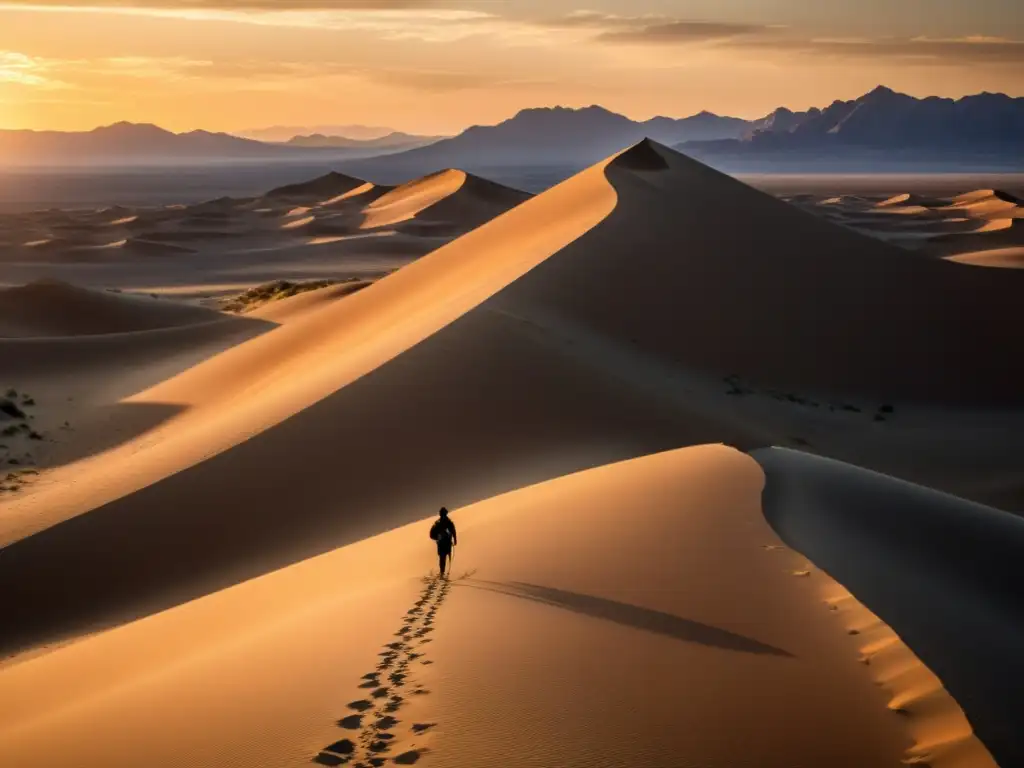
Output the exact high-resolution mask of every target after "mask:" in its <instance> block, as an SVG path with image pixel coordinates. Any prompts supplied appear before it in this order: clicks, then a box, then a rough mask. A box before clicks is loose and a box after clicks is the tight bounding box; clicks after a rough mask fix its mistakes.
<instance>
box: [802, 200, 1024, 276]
mask: <svg viewBox="0 0 1024 768" xmlns="http://www.w3.org/2000/svg"><path fill="white" fill-rule="evenodd" d="M785 199H787V200H789V201H790V202H792V203H793V204H795V205H798V206H800V207H802V208H804V209H806V210H808V211H810V212H812V213H816V214H818V215H820V216H822V217H824V218H826V219H828V220H830V221H834V222H836V223H837V224H842V225H844V226H847V227H850V228H851V229H855V230H859V231H861V232H865V233H867V234H870V235H873V236H875V237H877V238H879V239H882V240H886V241H888V242H891V243H894V244H897V245H900V246H903V247H904V248H907V249H909V250H913V251H915V252H918V253H921V254H922V255H927V256H935V257H943V258H947V259H949V260H951V261H957V262H960V263H963V264H973V265H976V266H989V267H1009V268H1016V267H1020V266H1021V265H1022V263H1024V262H1022V259H1021V253H1024V250H1022V249H1024V205H1022V204H1021V200H1020V198H1019V197H1018V196H1016V195H1014V194H1011V193H1009V192H1004V191H1001V190H998V189H977V190H974V191H971V192H965V193H964V194H961V195H954V196H952V197H949V198H940V197H925V196H922V195H915V194H910V193H905V194H901V195H895V196H892V197H889V198H886V199H872V198H870V197H859V196H852V195H846V196H841V197H823V196H816V195H800V196H788V197H786V198H785Z"/></svg>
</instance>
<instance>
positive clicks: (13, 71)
mask: <svg viewBox="0 0 1024 768" xmlns="http://www.w3.org/2000/svg"><path fill="white" fill-rule="evenodd" d="M879 84H884V85H887V86H889V87H892V88H894V89H896V90H899V91H903V92H907V93H911V94H914V95H917V96H926V95H939V96H949V97H959V96H963V95H966V94H969V93H977V92H979V91H986V90H987V91H1002V92H1005V93H1009V94H1011V95H1016V96H1024V2H1021V0H972V1H971V2H967V1H966V0H856V2H845V1H836V0H817V1H816V2H815V1H812V0H132V1H129V0H86V1H85V2H70V1H69V0H26V1H25V2H10V1H9V0H0V129H5V128H6V129H10V128H30V129H48V130H88V129H91V128H94V127H96V126H99V125H107V124H110V123H114V122H118V121H122V120H127V121H131V122H148V123H155V124H158V125H160V126H162V127H165V128H168V129H170V130H174V131H185V130H192V129H197V128H203V129H206V130H216V131H232V132H238V131H243V130H246V129H254V128H261V127H265V126H273V125H289V126H306V125H314V126H315V125H332V124H353V123H358V124H369V125H384V126H388V127H391V128H395V129H398V130H404V131H408V132H411V133H421V134H449V133H455V132H458V131H459V130H461V129H463V128H465V127H467V126H469V125H474V124H493V123H496V122H499V121H501V120H503V119H506V118H508V117H511V116H512V115H514V114H515V113H516V112H517V111H518V110H520V109H523V108H527V107H534V106H552V105H564V106H571V107H580V106H587V105H590V104H601V105H603V106H605V107H607V108H609V109H612V110H614V111H617V112H621V113H623V114H626V115H628V116H630V117H632V118H634V119H646V118H648V117H651V116H654V115H659V114H660V115H667V116H673V117H682V116H685V115H689V114H693V113H695V112H699V111H701V110H710V111H713V112H716V113H719V114H729V115H735V116H738V117H746V118H753V117H760V116H762V115H764V114H766V113H767V112H769V111H771V110H772V109H774V108H776V107H778V106H788V107H790V108H791V109H806V108H807V107H810V106H825V105H827V104H829V103H830V102H831V101H833V100H835V99H849V98H854V97H856V96H859V95H861V94H862V93H865V92H866V91H868V90H870V89H871V88H873V87H874V86H876V85H879Z"/></svg>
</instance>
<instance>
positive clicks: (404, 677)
mask: <svg viewBox="0 0 1024 768" xmlns="http://www.w3.org/2000/svg"><path fill="white" fill-rule="evenodd" d="M450 587H451V583H450V582H438V581H437V580H432V581H431V582H430V583H428V584H427V586H426V587H425V588H424V590H423V592H422V593H421V594H420V597H419V599H418V600H417V601H416V602H415V603H414V604H413V607H412V608H411V609H409V610H408V611H406V617H407V618H405V619H404V620H403V621H402V628H401V629H400V630H399V631H398V632H396V633H395V635H396V636H397V637H398V638H399V640H395V641H392V642H390V643H387V644H386V645H385V646H384V650H382V651H381V652H380V653H379V654H378V655H379V656H380V662H379V663H378V664H377V671H375V672H367V673H366V674H365V675H363V676H362V677H361V678H360V681H359V683H357V687H358V688H360V689H363V690H367V691H370V693H369V694H368V698H365V699H358V700H356V701H352V702H349V704H348V705H347V706H348V708H349V709H351V710H355V712H356V713H357V714H352V715H347V716H345V717H343V718H342V719H341V720H339V721H338V723H337V724H338V727H340V728H344V729H345V730H348V731H352V732H353V737H352V738H351V739H341V740H340V741H336V742H334V743H333V744H331V745H329V746H327V747H324V748H323V749H321V750H320V751H319V753H317V755H316V756H315V757H314V758H313V762H314V763H317V764H319V765H328V766H340V765H346V766H350V767H351V768H379V767H380V766H384V765H385V764H387V763H389V762H390V763H393V764H395V765H414V764H415V763H417V762H418V761H419V760H420V757H421V756H422V755H423V754H425V753H426V751H427V750H426V749H425V748H422V747H421V748H414V749H406V750H405V751H402V752H400V753H399V754H397V756H395V757H389V756H388V755H389V754H394V752H399V750H401V749H403V746H401V745H400V741H401V740H400V739H398V737H396V736H395V735H394V734H393V733H389V731H391V730H393V729H394V728H395V727H396V726H397V725H398V724H399V722H400V721H399V720H398V719H397V718H396V717H394V716H393V715H394V713H395V712H397V711H398V710H400V709H401V708H402V707H404V706H405V705H406V703H407V702H406V699H405V697H404V696H401V695H399V694H398V693H396V692H395V691H397V690H399V689H402V688H404V687H405V686H406V685H411V686H412V687H411V692H412V694H413V695H415V696H425V695H427V694H429V693H430V691H429V690H428V689H427V688H426V687H424V685H423V684H422V683H421V682H419V681H417V680H416V679H415V676H413V677H411V678H410V670H409V667H410V665H411V664H412V662H414V661H419V662H420V664H421V665H426V664H430V663H432V662H431V660H430V659H426V658H424V656H425V654H424V652H423V651H422V650H420V651H414V650H413V645H412V643H411V641H412V640H413V638H416V639H417V640H418V642H417V643H416V647H421V646H423V645H425V644H426V643H428V642H430V638H425V637H424V635H427V634H429V633H430V632H433V631H434V627H433V624H434V622H435V616H436V615H437V611H438V609H439V608H440V606H441V604H442V603H443V602H444V600H445V597H446V596H447V594H448V591H449V589H450ZM424 606H426V607H424ZM385 674H386V675H387V682H388V683H389V685H381V682H382V676H383V675H385ZM367 715H370V716H371V719H370V720H369V721H367V719H366V716H367ZM434 725H435V723H416V724H414V725H413V726H412V728H411V729H410V730H411V733H412V734H414V735H415V734H423V733H426V732H427V731H429V730H430V729H432V728H433V727H434ZM405 746H410V745H405Z"/></svg>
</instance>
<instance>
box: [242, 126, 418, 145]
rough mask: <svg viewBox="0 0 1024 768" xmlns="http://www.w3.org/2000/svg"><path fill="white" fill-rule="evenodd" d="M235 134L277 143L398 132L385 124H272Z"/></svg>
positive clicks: (349, 137) (372, 137)
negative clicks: (317, 136) (308, 137)
mask: <svg viewBox="0 0 1024 768" xmlns="http://www.w3.org/2000/svg"><path fill="white" fill-rule="evenodd" d="M231 133H232V134H233V135H235V136H241V137H243V138H246V139H256V140H257V141H269V142H275V143H284V142H287V141H289V140H291V139H293V138H295V137H296V136H312V135H313V134H320V135H321V136H343V137H344V138H346V139H357V140H359V141H367V140H369V139H379V138H381V137H382V136H387V135H388V134H391V133H398V131H396V130H395V129H394V128H389V127H387V126H384V125H359V124H353V123H350V124H347V125H272V126H269V127H267V128H248V129H244V130H239V131H231Z"/></svg>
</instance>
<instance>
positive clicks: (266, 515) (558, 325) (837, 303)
mask: <svg viewBox="0 0 1024 768" xmlns="http://www.w3.org/2000/svg"><path fill="white" fill-rule="evenodd" d="M683 199H685V200H686V201H687V202H688V205H686V206H685V207H680V206H679V205H678V204H676V203H677V202H678V201H680V200H683ZM737 210H739V211H741V212H742V214H743V216H744V218H745V219H746V220H747V221H748V222H750V223H751V224H753V225H756V226H752V227H750V228H747V227H744V228H735V227H727V226H722V224H721V214H722V212H723V211H732V212H735V211H737ZM641 222H642V226H639V224H640V223H641ZM755 233H756V234H755ZM769 264H770V265H771V266H769ZM737 274H744V275H745V276H746V277H747V278H749V279H745V280H742V281H737V280H736V279H735V276H736V275H737ZM1017 289H1018V286H1016V285H1015V284H1014V283H1013V281H1008V280H1006V279H1005V278H1003V277H1002V276H999V277H998V279H996V276H995V275H994V273H993V272H992V271H991V270H977V269H972V268H969V267H965V266H962V265H957V264H952V263H948V262H941V261H925V260H921V259H919V258H915V257H912V256H908V255H906V254H904V253H903V252H902V251H900V250H898V249H895V248H889V247H886V246H885V245H883V244H879V243H877V242H875V241H874V240H871V239H869V238H866V237H864V236H861V235H858V234H856V233H852V232H849V231H847V230H844V229H840V228H837V227H835V226H833V225H831V224H828V223H827V222H823V221H821V220H819V219H817V218H815V217H812V216H809V215H807V214H805V213H802V212H800V211H798V210H795V209H794V208H792V207H790V206H788V205H786V204H784V203H781V202H779V201H776V200H774V199H773V198H770V197H768V196H766V195H763V194H761V193H758V192H756V191H754V190H752V189H750V188H748V187H745V186H744V185H742V184H740V183H739V182H736V181H734V180H732V179H731V178H729V177H726V176H724V175H721V174H718V173H716V172H714V171H712V170H710V169H708V168H706V167H704V166H701V165H699V164H697V163H695V162H693V161H691V160H688V159H687V158H685V157H683V156H681V155H679V154H677V153H674V152H672V151H670V150H667V149H665V148H662V147H658V146H656V145H653V144H650V143H644V144H641V145H638V146H637V147H635V148H633V149H631V150H629V151H627V152H625V153H623V154H621V155H619V156H617V157H615V158H613V159H611V160H609V161H607V162H606V163H603V164H600V165H598V166H596V167H594V168H592V169H590V170H588V171H586V172H584V173H582V174H580V175H579V176H577V177H574V178H573V179H571V180H569V181H567V182H565V183H563V184H562V185H559V186H558V187H556V188H554V189H552V190H550V191H548V192H547V193H544V194H543V195H541V196H539V197H536V198H533V199H531V200H528V201H526V202H524V203H522V204H521V205H519V206H517V207H516V208H514V209H512V210H511V211H509V212H507V213H506V214H504V215H502V216H500V217H498V218H496V219H494V220H492V221H491V222H490V223H488V224H486V225H484V226H482V227H480V228H478V229H476V230H474V231H473V232H471V233H469V234H468V235H466V236H464V237H462V238H460V239H459V240H457V241H456V242H454V243H452V244H450V245H448V246H446V247H444V248H441V249H439V250H437V251H435V252H434V253H433V254H431V255H430V256H429V257H427V258H424V259H421V260H420V261H417V262H416V263H414V264H412V265H410V266H408V267H406V268H404V269H402V270H400V271H399V272H396V273H395V274H393V275H391V276H389V277H387V278H386V279H384V280H382V281H380V282H378V283H377V284H375V285H374V286H372V287H370V288H368V289H366V290H363V291H360V292H359V293H357V294H355V295H353V296H351V297H349V298H347V299H345V300H344V301H342V302H338V303H332V304H329V305H326V306H325V307H324V308H323V310H322V311H317V312H313V313H310V314H309V315H307V316H306V317H304V318H302V319H301V320H299V321H297V322H294V323H289V324H287V325H285V326H284V327H281V328H279V329H276V330H274V331H273V332H271V333H267V334H265V335H264V336H262V337H260V338H257V339H254V340H252V341H250V342H248V343H246V344H243V345H241V346H238V347H236V348H234V349H231V350H228V351H227V352H226V353H224V354H221V355H218V356H217V357H216V358H214V359H212V360H210V361H208V362H207V363H204V364H202V365H199V366H196V367H195V368H193V369H192V370H190V371H188V372H186V373H184V374H182V375H181V376H178V377H176V378H175V379H172V380H170V381H167V382H166V383H164V384H161V385H159V386H157V387H155V388H153V389H151V390H149V391H147V392H144V393H142V394H140V395H138V396H136V397H133V398H131V399H130V400H129V401H127V402H128V403H131V404H133V405H136V406H138V405H145V404H149V405H150V406H156V405H158V404H168V403H169V404H174V405H175V407H176V408H177V409H178V411H179V413H178V415H176V416H175V417H173V418H170V419H168V420H167V421H165V422H164V423H163V424H161V425H160V427H159V428H158V429H155V430H151V431H149V432H148V433H147V434H146V436H145V440H144V442H141V443H139V444H134V443H133V444H128V445H125V446H124V447H123V448H121V449H119V450H116V451H113V452H111V453H108V454H106V455H101V456H97V457H93V458H91V459H88V460H87V461H84V462H80V463H79V464H76V465H74V466H73V467H69V468H68V469H67V473H68V475H67V477H66V478H65V479H64V480H62V482H64V483H67V482H70V481H71V480H73V481H74V488H75V492H74V493H73V494H68V493H66V492H62V491H61V490H60V488H61V486H60V485H58V480H60V479H61V478H60V477H59V476H57V475H55V476H54V486H53V487H52V488H50V489H49V490H48V489H46V488H40V489H39V491H38V492H37V493H35V494H34V495H32V496H27V497H25V498H24V499H22V500H19V501H15V502H10V503H11V504H12V507H13V513H14V514H16V515H17V516H19V519H21V520H27V519H30V518H33V515H34V519H35V520H36V523H37V525H38V527H39V528H42V527H45V526H46V525H50V524H52V523H54V522H57V521H59V520H61V519H63V518H67V517H71V516H74V515H80V514H81V513H83V512H87V511H88V512H89V514H88V515H84V516H81V517H77V518H75V519H73V520H69V521H68V522H66V523H63V524H61V525H58V526H56V527H54V528H51V529H49V530H47V531H45V532H42V533H39V534H37V535H35V536H32V537H31V538H29V539H26V540H24V541H21V542H19V543H17V544H15V545H13V546H10V547H8V549H6V550H5V557H4V558H3V560H2V561H0V575H3V576H8V575H9V576H10V577H11V578H14V577H15V575H16V574H17V578H19V579H20V580H21V581H22V582H23V583H25V584H26V588H25V590H24V591H23V592H21V593H19V594H18V595H16V596H15V597H14V599H13V600H12V601H10V603H9V604H7V605H5V609H6V610H7V612H8V615H9V616H11V617H12V626H11V628H10V629H5V631H4V636H3V638H0V639H2V640H3V641H4V645H5V646H6V647H8V648H13V647H17V646H20V645H23V644H25V643H32V642H35V641H37V640H39V639H42V638H44V637H49V636H54V635H55V634H61V633H63V632H67V631H73V630H74V628H76V627H80V626H83V625H85V624H88V623H91V622H94V621H96V620H100V619H101V617H106V619H112V618H123V617H128V616H132V615H136V614H137V613H139V612H143V613H144V612H147V611H149V610H152V609H154V608H156V607H161V606H167V605H171V604H174V603H176V602H179V601H181V600H184V599H187V598H189V597H193V596H197V595H199V594H202V593H204V592H206V591H208V590H211V589H215V588H219V587H223V586H227V585H228V584H230V583H233V582H234V581H237V580H238V579H240V578H245V577H249V576H253V575H257V574H259V573H262V572H265V571H266V570H268V569H270V568H273V567H279V566H281V565H285V564H288V563H290V562H294V561H296V560H298V559H301V558H303V557H306V556H309V555H312V554H316V553H318V552H323V551H326V550H329V549H331V548H332V547H334V546H338V545H340V544H344V543H347V542H351V541H354V540H356V539H358V538H361V537H363V536H366V535H369V534H372V533H375V532H378V531H380V530H383V529H385V528H387V527H389V526H392V525H396V524H401V523H404V522H407V521H409V520H411V519H414V518H416V517H418V516H419V514H420V513H421V511H422V509H423V506H424V505H429V506H433V505H434V504H435V502H436V500H437V499H445V500H447V501H448V502H449V503H452V504H463V503H469V502H472V501H474V500H477V499H480V498H485V497H487V496H490V495H493V494H495V493H499V492H502V491H505V490H510V489H512V488H516V487H520V486H522V485H524V484H527V483H529V482H535V481H538V480H543V479H546V478H550V477H554V476H558V475H561V474H564V473H566V472H569V471H574V470H577V469H581V468H585V467H588V466H595V465H598V464H602V463H605V462H607V461H611V460H614V459H620V458H628V457H630V456H635V455H638V454H641V453H648V452H651V451H655V450H662V449H667V448H672V447H677V446H679V445H683V444H692V443H701V442H708V441H714V440H726V441H729V442H732V443H734V444H737V445H741V446H747V447H751V446H755V445H759V444H766V443H768V442H773V434H772V433H771V432H762V431H759V429H758V427H757V425H756V424H747V423H743V422H739V421H738V422H736V423H728V422H726V423H723V422H722V421H721V420H717V419H714V418H710V417H707V416H704V415H702V414H700V413H699V412H696V411H695V409H694V408H693V407H692V405H691V404H690V403H689V402H688V400H687V397H686V394H685V390H683V389H680V388H678V387H677V386H676V385H674V384H673V383H672V376H673V375H674V374H673V371H674V370H675V368H676V366H679V365H684V366H693V367H697V368H701V367H705V368H710V369H712V370H714V369H717V370H719V371H737V372H740V373H743V374H745V375H747V376H750V377H757V378H761V379H762V380H766V381H779V382H781V383H782V384H783V385H792V386H798V385H802V386H816V387H820V388H822V389H826V390H827V389H828V388H830V387H831V388H852V389H855V390H861V391H864V392H872V391H874V392H877V393H880V394H908V393H909V394H913V395H914V396H918V395H919V394H920V393H927V394H928V395H930V396H931V397H932V398H935V399H939V400H942V399H949V400H967V401H978V402H992V401H994V400H997V399H1004V400H1009V399H1011V398H1017V397H1019V392H1020V382H1019V381H1018V377H1017V376H1015V375H1014V373H1013V372H1012V371H1011V370H1010V368H1009V367H1008V366H1009V364H1008V362H1007V360H1006V358H1004V357H1003V356H995V357H993V356H991V355H990V354H989V353H988V350H989V349H990V348H993V347H994V348H997V349H999V348H1013V347H1014V345H1015V344H1017V342H1018V341H1019V338H1020V334H1021V331H1020V330H1019V324H1017V323H1015V322H1009V320H1010V319H1011V318H1012V313H1013V307H1014V306H1015V303H1016V296H1017ZM492 297H493V298H492ZM636 297H643V300H642V301H638V300H637V299H636ZM864 306H872V307H874V308H875V309H874V311H873V312H872V313H871V314H870V315H868V316H867V317H865V316H864V312H863V307H864ZM852 318H857V322H852V320H851V319H852ZM709 323H710V325H709ZM755 329H756V330H755ZM972 338H986V339H987V340H989V342H991V343H990V344H986V345H977V344H969V343H964V344H958V343H953V342H954V341H955V340H959V339H972ZM963 370H970V371H972V376H971V377H970V378H965V377H963V376H960V375H958V373H959V372H960V371H963ZM757 378H755V380H757ZM114 426H116V425H114ZM113 462H117V466H118V467H119V468H120V469H121V471H120V472H119V473H117V475H116V476H111V474H110V473H109V472H104V471H103V467H104V466H106V465H108V463H113ZM396 473H397V474H399V475H400V476H401V478H402V482H401V483H395V482H393V481H392V478H393V477H394V476H395V475H396ZM254 474H258V475H259V476H260V477H261V482H260V483H258V484H256V483H251V482H249V478H251V477H253V476H254ZM324 478H330V479H331V481H332V482H331V483H330V484H328V483H325V482H324ZM64 487H66V486H64ZM339 487H340V488H344V489H345V490H344V493H343V495H342V498H341V499H339V496H338V492H337V488H339ZM224 499H230V508H231V509H237V510H244V514H245V520H246V525H245V526H244V527H242V528H241V529H239V528H236V527H225V526H224V525H223V524H222V522H221V505H222V504H224V501H223V500H224ZM90 510H91V511H90ZM22 530H24V529H22ZM114 536H116V537H118V538H119V540H120V541H122V542H123V543H122V544H120V545H119V546H118V547H117V548H115V549H111V550H110V551H109V552H108V555H107V557H106V558H105V560H104V563H103V564H102V567H97V566H96V563H95V562H94V560H93V559H92V558H91V557H90V556H89V555H88V554H87V553H88V552H89V551H90V550H91V548H93V547H96V546H100V542H106V541H109V540H111V537H114ZM183 546H187V547H188V549H189V552H190V558H189V559H188V560H187V561H186V560H182V559H181V558H178V557H177V556H176V555H175V554H174V552H175V551H176V550H177V548H178V547H183ZM54 558H60V560H61V562H62V563H63V564H64V567H63V569H62V571H61V572H60V573H59V574H53V573H52V572H51V570H50V569H49V567H48V563H50V562H52V561H53V559H54ZM126 574H132V577H131V578H130V579H129V578H126ZM40 605H44V606H47V608H46V610H42V611H41V610H39V608H38V606H40Z"/></svg>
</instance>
